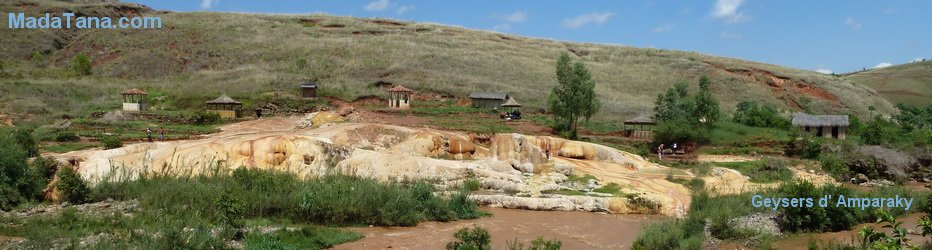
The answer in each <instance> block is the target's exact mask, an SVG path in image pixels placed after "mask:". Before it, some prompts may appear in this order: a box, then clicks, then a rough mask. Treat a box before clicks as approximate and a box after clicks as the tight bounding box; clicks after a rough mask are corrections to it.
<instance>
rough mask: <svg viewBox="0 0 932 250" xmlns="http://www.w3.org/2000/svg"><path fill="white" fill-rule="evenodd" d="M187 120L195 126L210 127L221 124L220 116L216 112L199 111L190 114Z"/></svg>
mask: <svg viewBox="0 0 932 250" xmlns="http://www.w3.org/2000/svg"><path fill="white" fill-rule="evenodd" d="M186 119H187V120H188V121H189V122H191V123H193V124H195V125H210V124H215V123H217V122H220V114H217V113H214V112H206V111H198V112H194V113H191V114H188V115H187V117H186Z"/></svg>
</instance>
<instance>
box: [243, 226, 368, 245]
mask: <svg viewBox="0 0 932 250" xmlns="http://www.w3.org/2000/svg"><path fill="white" fill-rule="evenodd" d="M361 238H362V235H361V234H358V233H354V232H348V231H343V230H338V229H333V228H327V227H319V226H306V227H303V228H300V229H298V230H294V231H292V230H287V229H282V230H278V231H275V232H273V233H268V234H262V233H252V234H249V235H247V236H246V239H245V240H244V241H243V246H244V249H296V250H297V249H324V248H331V247H333V246H335V245H337V244H340V243H346V242H351V241H356V240H359V239H361Z"/></svg>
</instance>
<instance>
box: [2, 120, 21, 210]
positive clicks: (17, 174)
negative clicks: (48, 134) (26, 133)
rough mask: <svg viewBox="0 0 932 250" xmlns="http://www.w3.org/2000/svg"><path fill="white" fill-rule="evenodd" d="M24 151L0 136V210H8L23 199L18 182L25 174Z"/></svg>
mask: <svg viewBox="0 0 932 250" xmlns="http://www.w3.org/2000/svg"><path fill="white" fill-rule="evenodd" d="M24 169H26V152H23V150H22V149H21V148H20V147H19V146H18V144H16V143H14V142H13V141H12V140H10V139H7V138H5V137H0V210H10V209H12V208H13V207H15V206H16V205H18V204H19V203H21V202H22V201H23V197H22V196H21V195H20V192H19V189H20V187H21V183H19V182H18V180H20V179H21V178H22V176H23V175H25V172H24Z"/></svg>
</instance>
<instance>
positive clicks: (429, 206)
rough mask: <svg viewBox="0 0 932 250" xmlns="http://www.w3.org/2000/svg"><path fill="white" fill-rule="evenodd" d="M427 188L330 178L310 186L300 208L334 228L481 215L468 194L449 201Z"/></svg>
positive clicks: (305, 213) (310, 216)
mask: <svg viewBox="0 0 932 250" xmlns="http://www.w3.org/2000/svg"><path fill="white" fill-rule="evenodd" d="M423 185H429V184H415V185H412V186H409V187H405V186H402V185H400V184H391V183H379V182H378V181H375V180H369V179H362V178H358V177H347V176H327V177H323V178H321V179H319V180H318V181H314V182H310V183H308V185H307V186H306V187H305V189H304V193H303V195H302V199H301V204H300V209H301V213H302V215H303V217H304V218H306V219H310V220H312V221H315V222H319V223H325V224H334V225H348V224H368V225H380V226H413V225H416V224H417V223H418V222H420V221H423V220H425V219H438V220H449V219H451V218H450V217H451V215H456V218H475V217H477V215H478V214H479V212H478V211H476V204H475V202H472V201H469V200H468V199H467V198H466V195H467V194H466V193H465V192H461V193H458V194H456V195H453V197H452V198H451V199H450V200H449V201H447V200H443V199H441V198H439V197H436V196H434V195H433V194H429V193H428V192H429V191H430V190H431V189H428V188H426V187H424V186H423ZM428 210H430V211H428ZM432 216H437V217H434V218H432Z"/></svg>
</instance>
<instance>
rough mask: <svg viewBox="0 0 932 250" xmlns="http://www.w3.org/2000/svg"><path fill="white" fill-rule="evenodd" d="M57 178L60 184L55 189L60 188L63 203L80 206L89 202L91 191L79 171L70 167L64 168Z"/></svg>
mask: <svg viewBox="0 0 932 250" xmlns="http://www.w3.org/2000/svg"><path fill="white" fill-rule="evenodd" d="M56 176H57V177H58V182H57V183H56V184H55V187H56V188H58V192H59V194H61V200H62V201H67V202H71V203H72V204H80V203H84V202H85V201H87V197H88V195H90V193H91V189H90V188H89V187H88V186H87V182H85V181H84V179H82V178H81V175H80V174H78V172H77V171H75V170H74V169H73V168H70V167H64V168H61V169H59V170H58V173H57V174H56Z"/></svg>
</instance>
